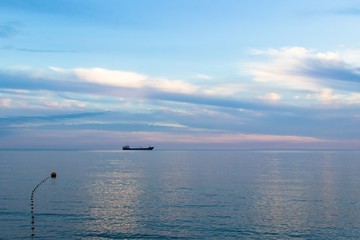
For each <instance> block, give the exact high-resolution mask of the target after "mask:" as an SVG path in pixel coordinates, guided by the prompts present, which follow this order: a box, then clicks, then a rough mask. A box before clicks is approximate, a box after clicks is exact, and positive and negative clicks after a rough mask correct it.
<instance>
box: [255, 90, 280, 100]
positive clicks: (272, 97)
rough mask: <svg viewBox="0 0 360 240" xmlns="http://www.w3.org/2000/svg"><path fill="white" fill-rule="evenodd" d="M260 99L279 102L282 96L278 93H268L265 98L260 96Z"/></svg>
mask: <svg viewBox="0 0 360 240" xmlns="http://www.w3.org/2000/svg"><path fill="white" fill-rule="evenodd" d="M259 98H260V99H262V100H265V101H272V102H277V101H279V100H280V99H281V95H280V94H278V93H275V92H272V93H267V94H265V95H263V96H260V97H259Z"/></svg>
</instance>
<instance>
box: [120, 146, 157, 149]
mask: <svg viewBox="0 0 360 240" xmlns="http://www.w3.org/2000/svg"><path fill="white" fill-rule="evenodd" d="M122 149H123V150H153V149H154V147H150V146H149V147H135V148H133V147H130V146H129V145H125V146H123V148H122Z"/></svg>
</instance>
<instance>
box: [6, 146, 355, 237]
mask: <svg viewBox="0 0 360 240" xmlns="http://www.w3.org/2000/svg"><path fill="white" fill-rule="evenodd" d="M359 160H360V152H336V151H297V152H291V151H268V152H265V151H263V152H256V151H249V152H246V151H233V152H231V151H222V152H221V151H152V152H122V151H20V152H14V151H0V164H1V166H0V176H1V177H0V187H1V189H2V193H3V194H2V195H0V227H1V229H5V230H3V232H2V233H0V238H5V239H7V238H8V239H11V238H27V239H28V238H29V236H30V233H31V231H30V215H29V213H30V209H29V197H30V192H31V190H32V188H33V187H34V186H35V185H36V184H37V183H38V182H37V181H38V180H41V179H43V178H44V176H47V175H48V174H49V173H50V172H51V171H54V170H56V171H57V172H58V178H57V179H56V180H52V181H49V182H45V183H44V184H43V185H42V186H41V187H40V188H39V189H38V191H37V193H36V196H35V199H36V202H35V213H36V231H35V232H36V239H49V238H52V239H134V238H140V239H146V238H153V239H154V238H155V239H161V238H162V239H171V238H182V239H226V238H228V239H239V238H241V239H246V238H250V239H339V238H360V219H359V217H358V216H360V208H359V207H360V191H359V187H360V179H359V178H358V172H359V170H360V161H359Z"/></svg>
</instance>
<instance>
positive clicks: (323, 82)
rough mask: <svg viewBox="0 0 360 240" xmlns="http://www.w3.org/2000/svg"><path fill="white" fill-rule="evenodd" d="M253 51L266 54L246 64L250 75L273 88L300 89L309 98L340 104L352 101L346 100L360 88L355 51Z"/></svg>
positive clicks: (359, 67)
mask: <svg viewBox="0 0 360 240" xmlns="http://www.w3.org/2000/svg"><path fill="white" fill-rule="evenodd" d="M253 53H254V54H255V55H260V56H266V57H267V60H266V61H264V60H262V61H259V62H253V63H250V64H249V65H248V69H249V73H250V75H251V76H253V78H254V80H255V81H257V82H259V83H262V84H267V85H269V84H271V85H272V87H273V89H278V90H279V91H285V90H288V91H291V90H292V91H294V92H293V94H296V92H295V91H298V92H299V93H300V92H301V91H303V92H304V93H305V92H307V94H308V96H312V99H313V100H314V99H315V97H314V96H317V98H316V99H318V100H319V101H318V103H325V102H327V103H332V102H333V101H335V100H336V101H337V102H338V103H343V104H350V103H354V102H351V101H347V99H349V98H352V97H351V96H354V95H356V93H357V92H359V91H360V85H359V84H358V83H360V59H359V58H358V57H356V56H355V55H356V53H358V51H356V50H351V49H344V50H342V51H332V52H331V51H330V52H320V51H315V50H311V49H306V48H302V47H288V48H281V49H269V50H266V51H262V50H254V51H253ZM340 92H341V93H340ZM269 96H270V95H269ZM269 96H268V97H269ZM273 96H274V95H273ZM308 99H309V98H308Z"/></svg>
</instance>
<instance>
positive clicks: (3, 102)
mask: <svg viewBox="0 0 360 240" xmlns="http://www.w3.org/2000/svg"><path fill="white" fill-rule="evenodd" d="M11 102H12V101H11V99H8V98H4V99H0V107H4V108H9V107H11Z"/></svg>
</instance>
